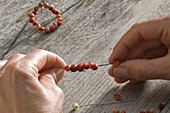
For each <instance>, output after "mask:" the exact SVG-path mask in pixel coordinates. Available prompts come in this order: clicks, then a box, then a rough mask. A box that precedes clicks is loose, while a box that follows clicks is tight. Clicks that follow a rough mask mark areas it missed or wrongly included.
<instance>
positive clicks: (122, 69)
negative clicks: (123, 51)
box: [114, 66, 126, 78]
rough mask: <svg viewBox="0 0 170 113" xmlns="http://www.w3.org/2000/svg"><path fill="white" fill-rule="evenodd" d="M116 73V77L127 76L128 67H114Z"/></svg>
mask: <svg viewBox="0 0 170 113" xmlns="http://www.w3.org/2000/svg"><path fill="white" fill-rule="evenodd" d="M114 75H115V76H116V77H122V78H126V69H125V67H123V66H120V67H117V68H115V69H114Z"/></svg>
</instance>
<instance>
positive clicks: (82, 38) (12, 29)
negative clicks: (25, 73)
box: [0, 0, 170, 113]
mask: <svg viewBox="0 0 170 113" xmlns="http://www.w3.org/2000/svg"><path fill="white" fill-rule="evenodd" d="M46 1H47V0H46ZM77 1H78V0H48V2H49V3H52V4H54V5H55V7H58V8H59V9H60V10H61V11H64V10H66V9H67V8H68V7H69V6H71V5H72V4H74V3H76V2H77ZM39 2H40V1H33V0H30V1H26V0H0V17H1V18H0V52H1V53H3V52H5V50H6V49H7V48H8V46H9V44H10V43H11V42H12V41H13V40H14V38H15V36H16V35H17V34H18V32H19V31H20V30H21V28H22V26H23V25H24V24H25V23H26V21H28V18H25V19H24V20H22V21H20V22H18V21H17V20H18V19H19V18H20V19H21V18H22V17H23V15H25V14H26V12H27V11H29V10H30V9H32V8H33V7H34V6H35V5H36V4H38V3H39ZM169 12H170V1H169V0H80V2H78V3H77V4H76V5H75V6H74V7H72V8H71V9H69V10H68V11H66V12H65V13H64V14H63V15H62V16H63V19H64V24H63V26H62V27H60V28H59V29H58V30H56V31H55V32H53V33H51V34H45V33H42V32H34V31H35V29H34V27H32V25H30V24H28V25H27V27H26V29H25V30H24V32H23V33H22V34H21V36H20V38H19V39H18V40H17V42H16V43H18V42H20V43H19V44H18V45H17V46H16V47H15V48H13V49H12V51H10V53H9V54H7V56H6V58H8V57H9V56H10V55H11V54H13V53H27V52H29V51H31V50H33V49H34V48H42V49H46V50H49V51H51V52H54V53H57V54H59V55H60V56H61V57H62V58H63V59H64V60H65V61H66V63H68V64H71V63H80V62H85V61H92V62H95V63H107V62H108V58H109V56H110V54H111V52H112V49H113V47H114V45H115V44H116V43H117V41H118V40H119V39H120V38H121V36H122V35H123V34H124V33H125V32H126V31H127V30H128V29H129V28H130V27H131V26H132V25H133V24H134V23H136V22H138V21H141V20H145V19H149V18H155V17H160V16H163V15H167V14H168V13H169ZM41 14H42V15H38V17H37V18H38V19H39V20H40V21H41V20H42V21H41V22H45V21H47V20H48V19H50V18H51V17H50V13H49V12H46V11H43V12H42V13H41ZM46 15H48V16H46ZM44 17H45V18H44ZM108 68H109V66H108V67H101V68H100V69H99V70H98V71H95V72H92V71H87V72H85V73H66V76H65V77H64V79H63V81H62V83H61V88H62V89H63V91H64V93H65V104H64V108H63V110H64V113H69V112H70V106H71V105H72V103H75V102H76V103H79V104H80V105H87V104H102V103H108V102H113V101H114V100H113V95H114V94H115V93H120V94H121V95H122V97H123V99H127V100H130V99H136V101H132V102H127V103H120V104H111V105H98V106H84V107H81V108H80V109H79V110H78V111H77V113H112V110H113V108H116V107H117V108H119V109H125V110H126V111H127V113H138V112H139V110H140V109H141V108H144V109H148V108H154V109H155V110H156V113H159V110H158V105H159V103H160V102H167V100H168V99H169V98H170V81H162V80H152V81H147V82H146V83H141V84H137V85H130V84H128V83H124V84H121V85H120V84H117V83H115V82H114V81H113V78H111V77H109V76H108V74H107V70H108ZM0 113H2V111H0ZM162 113H170V103H169V104H168V105H167V106H166V107H165V109H164V110H163V111H162Z"/></svg>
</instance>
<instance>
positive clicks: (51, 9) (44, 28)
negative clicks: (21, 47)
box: [28, 2, 63, 33]
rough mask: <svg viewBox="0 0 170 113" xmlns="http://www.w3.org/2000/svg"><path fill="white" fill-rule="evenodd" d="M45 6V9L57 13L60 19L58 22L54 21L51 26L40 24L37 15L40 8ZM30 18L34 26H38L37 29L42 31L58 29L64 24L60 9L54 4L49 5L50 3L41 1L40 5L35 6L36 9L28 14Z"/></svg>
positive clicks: (57, 17)
mask: <svg viewBox="0 0 170 113" xmlns="http://www.w3.org/2000/svg"><path fill="white" fill-rule="evenodd" d="M42 7H44V8H45V9H48V10H50V11H51V12H52V13H53V14H55V15H56V19H57V20H58V21H57V22H54V23H53V25H51V26H49V27H43V26H41V24H39V23H38V22H37V21H36V19H35V16H36V14H37V12H38V10H39V8H42ZM28 16H29V18H30V23H32V24H33V25H34V26H36V28H37V29H39V30H40V31H45V32H46V33H49V32H52V31H55V30H56V29H57V27H58V26H61V25H62V21H63V19H62V18H61V15H60V11H59V10H57V9H55V8H54V6H53V5H49V4H48V3H44V2H43V3H39V4H38V6H36V7H35V8H34V11H33V12H32V13H29V14H28Z"/></svg>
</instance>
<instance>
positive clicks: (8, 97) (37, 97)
mask: <svg viewBox="0 0 170 113" xmlns="http://www.w3.org/2000/svg"><path fill="white" fill-rule="evenodd" d="M65 65H66V64H65V62H64V61H63V60H62V59H61V58H60V57H59V56H58V55H56V54H54V53H51V52H48V51H45V50H39V49H36V50H34V51H32V52H31V53H29V54H27V55H23V54H15V55H12V56H11V57H10V58H9V60H8V61H1V62H0V66H1V67H2V68H1V70H0V111H1V112H3V113H62V107H63V101H64V94H63V92H62V90H61V89H60V88H59V87H58V86H57V85H56V83H58V82H59V80H60V79H61V78H62V77H63V76H64V70H63V68H64V67H65Z"/></svg>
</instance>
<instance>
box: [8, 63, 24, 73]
mask: <svg viewBox="0 0 170 113" xmlns="http://www.w3.org/2000/svg"><path fill="white" fill-rule="evenodd" d="M6 70H10V71H11V72H12V73H19V72H21V70H22V67H21V65H20V63H18V62H13V63H11V64H9V65H8V66H7V67H6Z"/></svg>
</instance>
